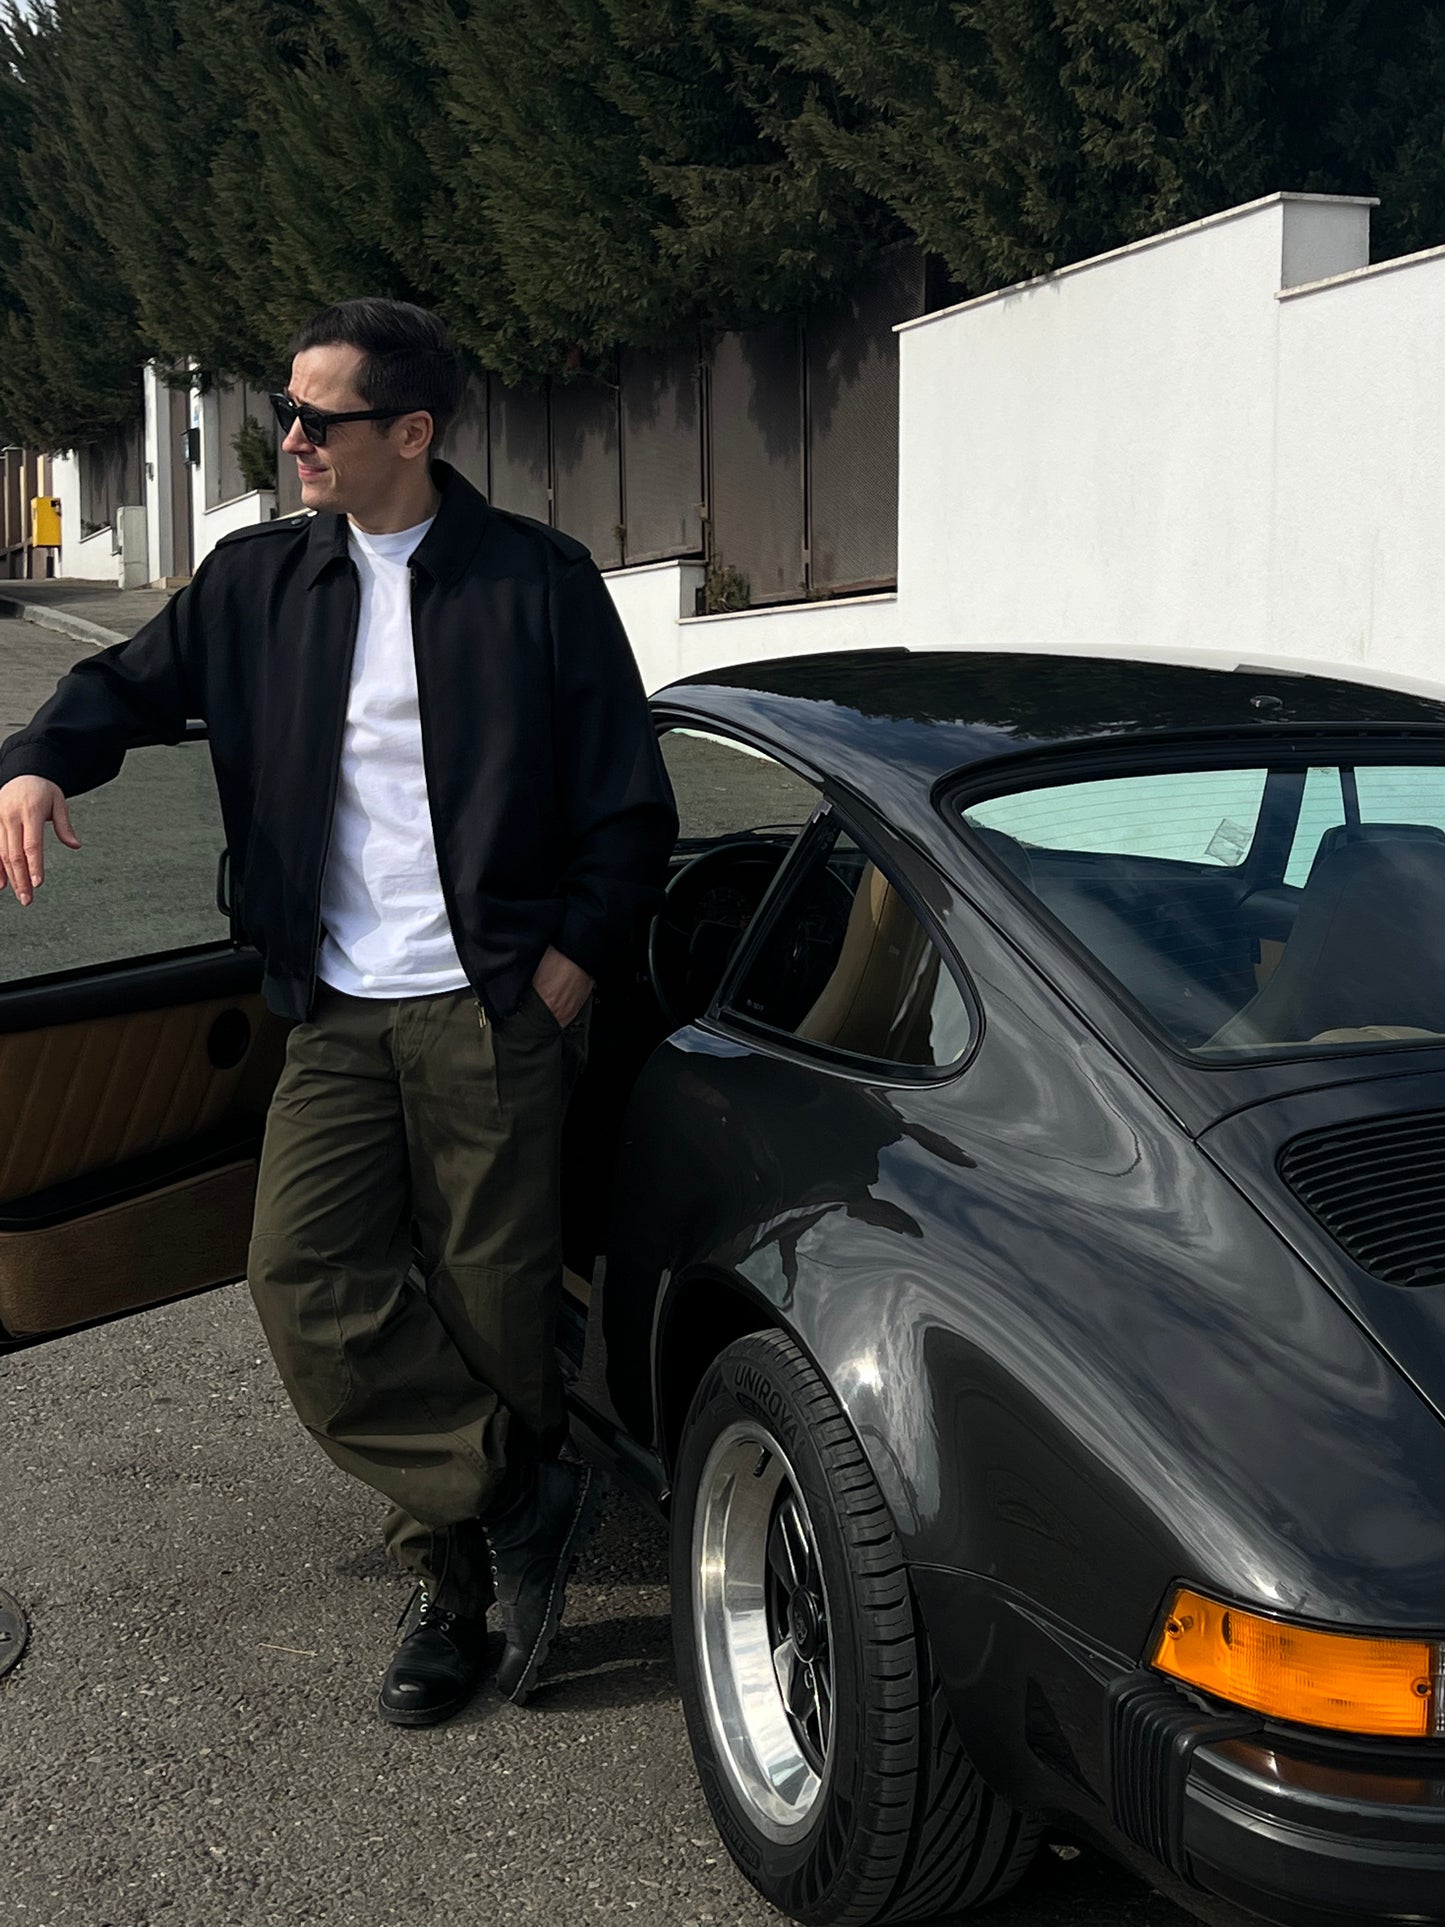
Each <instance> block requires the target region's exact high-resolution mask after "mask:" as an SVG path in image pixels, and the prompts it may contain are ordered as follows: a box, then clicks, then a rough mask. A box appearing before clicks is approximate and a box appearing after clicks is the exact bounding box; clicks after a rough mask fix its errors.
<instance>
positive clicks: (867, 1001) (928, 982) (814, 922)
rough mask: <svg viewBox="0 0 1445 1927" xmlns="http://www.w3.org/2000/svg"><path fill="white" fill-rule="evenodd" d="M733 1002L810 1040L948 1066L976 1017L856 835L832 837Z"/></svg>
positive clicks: (853, 1052)
mask: <svg viewBox="0 0 1445 1927" xmlns="http://www.w3.org/2000/svg"><path fill="white" fill-rule="evenodd" d="M731 1004H732V1007H733V1008H734V1009H735V1010H736V1011H738V1012H739V1014H741V1015H743V1016H745V1017H748V1018H750V1019H751V1020H752V1021H753V1022H754V1023H759V1024H766V1025H767V1026H768V1027H769V1028H770V1029H772V1030H777V1031H785V1032H787V1033H788V1034H789V1035H790V1036H793V1037H796V1038H798V1039H799V1040H800V1041H801V1042H805V1043H813V1044H821V1045H824V1046H826V1047H827V1048H828V1049H830V1050H835V1051H846V1052H847V1053H848V1054H849V1055H850V1056H854V1057H864V1058H868V1059H870V1060H872V1061H874V1062H881V1063H888V1064H898V1065H907V1066H911V1067H915V1068H924V1069H932V1068H937V1069H942V1068H945V1067H946V1066H948V1065H950V1064H956V1063H957V1062H958V1061H959V1059H960V1058H961V1057H962V1056H963V1054H964V1052H965V1051H966V1050H967V1048H968V1043H969V1038H970V1035H971V1032H972V1025H971V1023H970V1019H969V1013H968V1006H967V1005H966V1004H965V1003H964V1000H963V997H962V995H961V993H960V991H959V988H958V985H957V984H956V983H955V982H954V979H953V974H952V972H951V971H950V970H949V968H948V966H947V964H946V963H945V962H944V960H943V956H942V954H941V952H940V951H939V949H938V947H937V945H936V944H935V943H934V941H933V939H932V938H931V937H930V936H929V934H928V932H927V931H926V930H925V929H924V928H923V926H922V924H920V923H919V921H918V919H917V917H915V916H914V914H913V912H912V910H910V909H909V907H908V905H907V903H906V902H905V901H904V899H903V897H902V896H901V895H900V894H899V892H898V890H897V889H896V888H895V886H894V885H893V884H892V883H890V882H889V880H888V878H887V877H886V876H885V875H884V874H883V872H882V871H881V870H880V869H879V868H878V867H877V865H876V864H875V863H873V862H872V860H871V859H870V858H869V857H868V856H867V854H866V853H865V852H864V851H863V850H861V849H859V847H858V845H857V844H856V843H855V842H854V841H853V839H852V838H851V837H849V836H847V835H845V834H843V833H841V832H839V833H836V834H834V835H832V836H830V837H825V838H824V839H823V841H822V844H821V846H820V848H819V850H818V851H817V852H816V853H815V855H814V857H813V859H812V860H811V862H810V863H809V865H808V868H807V871H806V873H805V874H804V875H803V876H802V877H801V878H800V879H799V881H798V883H797V886H796V887H795V889H794V890H793V891H792V893H791V895H790V896H789V898H788V900H787V902H786V903H785V904H784V905H783V907H782V909H781V911H780V913H779V916H778V919H777V921H776V923H775V924H774V925H773V928H772V929H771V930H770V931H769V933H768V935H767V937H766V938H765V939H764V942H763V945H762V948H761V949H760V950H759V952H758V954H757V956H756V957H754V959H753V961H752V963H751V964H750V965H749V967H748V969H747V971H746V973H745V974H744V976H743V978H742V980H741V981H740V982H739V984H738V985H737V988H736V990H735V992H734V995H733V997H732V999H731Z"/></svg>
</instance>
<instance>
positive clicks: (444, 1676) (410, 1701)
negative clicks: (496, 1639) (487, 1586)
mask: <svg viewBox="0 0 1445 1927" xmlns="http://www.w3.org/2000/svg"><path fill="white" fill-rule="evenodd" d="M419 1596H420V1602H421V1603H420V1610H419V1611H418V1613H417V1615H416V1619H415V1622H414V1623H413V1625H412V1628H411V1631H410V1632H409V1633H406V1634H404V1635H403V1636H402V1638H401V1640H400V1641H399V1642H398V1644H397V1648H396V1651H395V1652H394V1653H393V1654H392V1656H391V1664H390V1666H388V1667H387V1669H386V1677H385V1679H383V1680H382V1682H381V1693H380V1695H379V1696H378V1699H377V1702H376V1704H377V1708H378V1710H379V1711H380V1713H381V1717H382V1718H383V1719H384V1720H390V1721H391V1723H392V1725H393V1726H435V1725H437V1724H438V1722H439V1721H441V1720H446V1719H450V1718H451V1716H452V1714H453V1713H460V1711H461V1710H462V1708H463V1707H464V1706H465V1705H466V1703H467V1701H468V1700H469V1699H470V1698H471V1697H472V1695H473V1693H475V1692H476V1690H477V1687H478V1685H479V1684H480V1682H481V1677H482V1670H483V1664H484V1661H485V1659H486V1651H487V1616H486V1614H485V1613H481V1614H479V1615H478V1616H477V1617H475V1618H467V1617H465V1616H464V1615H463V1614H461V1613H455V1612H448V1611H447V1610H446V1609H445V1608H443V1607H438V1606H437V1605H436V1604H435V1603H434V1602H433V1601H432V1600H431V1599H430V1598H429V1597H428V1595H427V1591H426V1588H425V1587H424V1586H423V1587H421V1588H420V1591H419ZM412 1603H413V1604H415V1603H416V1600H415V1598H414V1599H413V1602H412ZM410 1611H411V1607H410V1606H408V1608H407V1612H406V1613H403V1615H402V1617H403V1619H405V1618H406V1617H407V1614H408V1613H410Z"/></svg>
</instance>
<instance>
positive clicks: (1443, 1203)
mask: <svg viewBox="0 0 1445 1927" xmlns="http://www.w3.org/2000/svg"><path fill="white" fill-rule="evenodd" d="M1279 1173H1280V1176H1281V1177H1282V1178H1283V1179H1284V1181H1285V1183H1286V1184H1287V1185H1288V1186H1289V1188H1290V1190H1291V1191H1293V1192H1294V1194H1295V1196H1296V1197H1297V1198H1298V1199H1299V1201H1300V1203H1301V1204H1303V1205H1304V1207H1305V1208H1306V1210H1308V1211H1310V1212H1311V1213H1312V1214H1313V1215H1314V1216H1315V1217H1316V1218H1318V1219H1319V1221H1320V1223H1321V1224H1322V1225H1323V1226H1324V1228H1325V1230H1326V1231H1328V1232H1329V1233H1330V1235H1331V1237H1333V1238H1334V1239H1335V1240H1336V1241H1337V1242H1338V1243H1339V1244H1341V1245H1342V1246H1343V1247H1344V1249H1345V1250H1346V1251H1347V1252H1348V1253H1349V1254H1350V1256H1351V1257H1352V1258H1353V1259H1354V1261H1355V1263H1356V1264H1357V1265H1361V1266H1362V1267H1363V1268H1364V1269H1365V1270H1366V1271H1368V1272H1370V1273H1372V1274H1373V1275H1374V1276H1375V1277H1376V1278H1380V1279H1382V1280H1383V1281H1384V1282H1385V1283H1386V1284H1390V1285H1434V1284H1439V1283H1441V1282H1442V1281H1445V1111H1415V1112H1413V1113H1411V1114H1409V1115H1407V1116H1405V1117H1383V1118H1367V1119H1363V1120H1356V1121H1354V1122H1352V1123H1349V1124H1339V1125H1333V1126H1331V1127H1329V1128H1327V1129H1325V1130H1321V1131H1307V1132H1306V1133H1305V1134H1304V1136H1303V1137H1297V1138H1295V1139H1293V1140H1292V1141H1291V1142H1290V1143H1289V1144H1287V1145H1286V1146H1285V1147H1284V1149H1283V1150H1282V1151H1281V1152H1280V1154H1279Z"/></svg>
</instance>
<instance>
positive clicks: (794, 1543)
mask: <svg viewBox="0 0 1445 1927" xmlns="http://www.w3.org/2000/svg"><path fill="white" fill-rule="evenodd" d="M768 1566H769V1568H770V1569H771V1571H772V1573H773V1576H774V1577H775V1578H776V1579H777V1580H778V1582H779V1583H780V1584H781V1585H782V1587H783V1588H784V1590H785V1592H786V1593H787V1596H788V1597H789V1598H790V1599H791V1598H792V1596H793V1594H794V1593H795V1592H796V1591H797V1590H798V1588H799V1587H800V1586H802V1585H805V1584H806V1583H807V1572H808V1537H807V1534H806V1532H805V1531H804V1530H803V1522H802V1520H801V1519H799V1517H798V1508H797V1506H796V1505H795V1504H794V1502H793V1499H792V1496H791V1494H790V1495H789V1496H788V1497H787V1498H786V1499H784V1501H783V1503H782V1504H781V1505H780V1506H779V1507H778V1513H777V1517H776V1518H775V1519H774V1520H773V1529H772V1531H771V1532H770V1533H769V1534H768Z"/></svg>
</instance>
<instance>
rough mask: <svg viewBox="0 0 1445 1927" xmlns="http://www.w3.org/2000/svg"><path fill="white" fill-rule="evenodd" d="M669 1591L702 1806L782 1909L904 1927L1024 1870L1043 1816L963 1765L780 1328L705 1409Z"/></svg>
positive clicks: (890, 1551)
mask: <svg viewBox="0 0 1445 1927" xmlns="http://www.w3.org/2000/svg"><path fill="white" fill-rule="evenodd" d="M672 1599H673V1627H674V1638H675V1643H676V1649H677V1670H678V1679H679V1683H680V1686H681V1691H682V1702H683V1710H684V1712H685V1714H686V1717H687V1725H688V1734H689V1737H690V1739H691V1742H692V1750H693V1757H694V1759H695V1761H696V1763H697V1769H698V1775H699V1777H700V1779H701V1781H702V1786H703V1791H704V1794H705V1795H706V1798H707V1802H708V1805H709V1807H710V1808H711V1810H712V1815H713V1819H714V1820H715V1822H716V1823H717V1828H718V1831H719V1833H721V1835H722V1837H723V1840H724V1842H725V1843H726V1845H727V1847H728V1851H729V1852H730V1853H731V1854H732V1857H733V1859H734V1860H735V1861H736V1862H737V1864H738V1866H739V1868H740V1869H741V1871H742V1872H743V1873H744V1874H745V1875H746V1876H747V1878H748V1879H749V1880H750V1881H751V1882H752V1883H753V1885H754V1886H755V1887H756V1888H757V1890H758V1891H759V1893H761V1894H762V1895H763V1896H764V1898H765V1899H767V1900H769V1901H770V1902H771V1903H772V1904H773V1905H774V1906H775V1907H778V1908H781V1909H782V1911H783V1912H785V1913H787V1914H790V1915H792V1917H793V1918H794V1919H795V1920H800V1921H804V1922H807V1923H809V1924H810V1927H824V1924H825V1923H826V1927H875V1924H876V1927H883V1923H888V1927H903V1923H905V1922H922V1921H930V1920H935V1919H937V1917H938V1916H939V1915H942V1914H956V1913H959V1912H962V1911H965V1910H967V1909H969V1908H973V1907H978V1906H982V1905H983V1904H984V1903H985V1902H987V1901H990V1900H994V1899H997V1898H998V1897H999V1896H1000V1895H1001V1894H1003V1893H1006V1892H1007V1891H1008V1889H1009V1888H1010V1887H1012V1886H1013V1885H1014V1883H1015V1882H1016V1881H1017V1880H1019V1879H1020V1878H1021V1877H1022V1875H1023V1874H1024V1872H1025V1871H1026V1870H1027V1868H1028V1866H1029V1864H1030V1862H1031V1861H1032V1859H1033V1857H1034V1853H1035V1851H1036V1849H1037V1846H1038V1842H1039V1836H1040V1831H1041V1830H1040V1826H1039V1823H1038V1822H1037V1821H1035V1820H1034V1819H1033V1818H1032V1817H1030V1816H1027V1815H1024V1814H1021V1813H1019V1812H1017V1811H1016V1810H1015V1809H1014V1808H1012V1807H1010V1806H1008V1805H1007V1804H1006V1803H1005V1802H1004V1801H1002V1800H1000V1799H999V1798H998V1797H997V1796H996V1795H995V1794H994V1793H992V1792H991V1791H990V1790H989V1789H988V1788H987V1787H986V1786H984V1784H983V1782H982V1781H981V1780H980V1779H979V1777H978V1774H977V1773H976V1771H975V1770H974V1768H973V1765H972V1763H971V1762H970V1760H969V1758H968V1756H967V1754H966V1753H965V1752H964V1750H963V1746H962V1744H961V1742H960V1740H959V1737H958V1734H957V1732H956V1731H955V1729H954V1726H953V1722H952V1720H951V1718H950V1716H949V1713H948V1708H947V1706H946V1704H945V1702H944V1698H943V1694H942V1691H941V1688H940V1686H939V1683H938V1681H937V1679H936V1677H935V1676H934V1671H933V1667H932V1663H931V1658H930V1655H929V1651H928V1642H927V1638H926V1635H925V1634H924V1632H923V1629H922V1627H921V1625H920V1624H919V1623H918V1620H917V1615H916V1612H915V1608H914V1603H913V1597H912V1592H911V1589H910V1586H909V1583H908V1573H907V1568H906V1566H905V1565H904V1562H903V1555H902V1549H901V1547H900V1546H899V1543H898V1538H897V1535H896V1533H895V1532H894V1529H893V1522H892V1520H891V1518H890V1517H889V1514H888V1509H887V1506H886V1505H885V1503H884V1500H883V1496H882V1494H881V1492H880V1491H879V1489H878V1486H877V1484H876V1483H875V1481H874V1479H873V1475H872V1472H871V1471H870V1469H869V1467H868V1463H867V1460H866V1459H865V1458H864V1456H863V1453H862V1451H861V1450H860V1448H859V1446H858V1442H857V1440H856V1439H855V1437H854V1435H853V1432H852V1430H851V1428H850V1427H849V1425H848V1423H847V1420H846V1419H845V1418H844V1417H843V1414H842V1411H841V1410H840V1408H839V1406H838V1403H837V1401H836V1399H834V1397H833V1395H832V1393H831V1391H830V1390H829V1389H828V1387H827V1385H826V1384H825V1383H824V1382H823V1380H822V1379H821V1378H820V1377H819V1375H818V1374H817V1372H816V1371H814V1369H813V1367H812V1366H811V1365H810V1364H809V1362H808V1360H807V1359H806V1358H805V1357H804V1355H803V1353H802V1352H801V1351H800V1350H799V1348H798V1347H797V1345H795V1344H794V1343H793V1341H792V1339H790V1338H789V1337H787V1336H786V1335H785V1334H784V1333H781V1332H759V1333H755V1334H753V1335H752V1336H750V1337H747V1338H743V1339H740V1340H738V1342H737V1343H736V1344H733V1345H730V1346H729V1347H728V1348H727V1350H726V1351H724V1352H723V1353H722V1354H721V1355H720V1356H719V1357H718V1358H717V1359H716V1360H715V1361H714V1362H713V1364H712V1365H711V1366H710V1367H709V1368H708V1370H707V1372H706V1374H705V1375H704V1377H703V1380H702V1383H701V1384H700V1385H699V1387H698V1389H697V1393H696V1395H695V1397H694V1398H693V1402H692V1407H691V1409H690V1411H689V1413H688V1416H687V1420H686V1423H685V1426H684V1430H683V1436H682V1444H681V1450H680V1452H679V1456H678V1467H677V1479H676V1484H675V1488H674V1503H673V1522H672Z"/></svg>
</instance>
